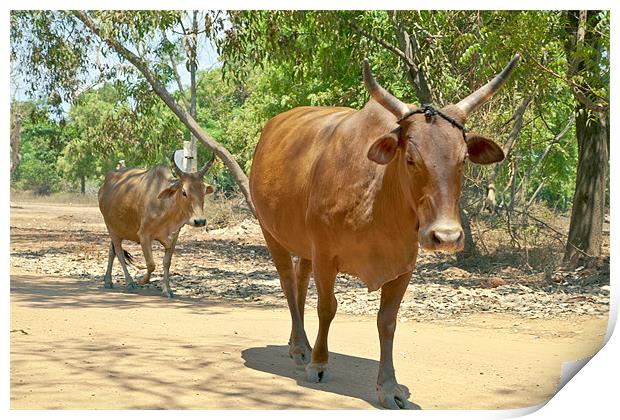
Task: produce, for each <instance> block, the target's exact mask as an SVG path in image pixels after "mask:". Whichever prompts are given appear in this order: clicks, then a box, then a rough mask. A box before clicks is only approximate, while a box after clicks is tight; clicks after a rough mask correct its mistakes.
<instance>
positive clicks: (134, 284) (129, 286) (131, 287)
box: [125, 281, 138, 290]
mask: <svg viewBox="0 0 620 420" xmlns="http://www.w3.org/2000/svg"><path fill="white" fill-rule="evenodd" d="M137 288H138V285H137V284H136V283H135V282H133V281H132V282H130V283H127V285H126V286H125V289H127V290H133V289H137Z"/></svg>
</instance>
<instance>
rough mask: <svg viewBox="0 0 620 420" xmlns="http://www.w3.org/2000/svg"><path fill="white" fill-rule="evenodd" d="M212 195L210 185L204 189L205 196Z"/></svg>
mask: <svg viewBox="0 0 620 420" xmlns="http://www.w3.org/2000/svg"><path fill="white" fill-rule="evenodd" d="M212 193H213V187H212V186H211V185H207V187H206V188H205V194H212Z"/></svg>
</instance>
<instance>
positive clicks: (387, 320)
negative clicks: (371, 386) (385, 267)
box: [377, 272, 411, 409]
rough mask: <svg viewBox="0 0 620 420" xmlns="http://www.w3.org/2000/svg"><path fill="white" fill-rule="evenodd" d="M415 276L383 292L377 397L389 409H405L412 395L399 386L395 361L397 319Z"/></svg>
mask: <svg viewBox="0 0 620 420" xmlns="http://www.w3.org/2000/svg"><path fill="white" fill-rule="evenodd" d="M410 278H411V272H409V273H406V274H403V275H401V276H399V277H398V278H397V279H396V280H392V281H391V282H389V283H386V284H385V285H383V287H382V288H381V306H380V308H379V314H378V315H377V328H378V329H379V341H380V345H381V360H380V361H379V376H378V378H377V395H378V396H379V402H380V403H381V405H382V406H383V407H385V408H390V409H399V408H405V404H406V402H407V397H408V392H407V391H406V390H405V389H404V388H403V387H401V386H400V385H399V384H398V382H396V373H395V371H394V361H393V359H392V352H393V344H394V331H395V330H396V315H397V314H398V308H399V307H400V302H401V300H402V299H403V296H404V294H405V291H406V290H407V285H408V284H409V279H410Z"/></svg>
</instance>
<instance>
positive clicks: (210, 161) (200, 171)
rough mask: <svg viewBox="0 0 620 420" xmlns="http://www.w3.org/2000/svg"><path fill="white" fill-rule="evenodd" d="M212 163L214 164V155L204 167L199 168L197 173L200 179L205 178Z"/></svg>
mask: <svg viewBox="0 0 620 420" xmlns="http://www.w3.org/2000/svg"><path fill="white" fill-rule="evenodd" d="M213 162H215V153H213V156H211V159H209V160H208V161H207V163H205V165H204V166H203V167H202V168H200V170H199V171H198V173H199V174H200V176H201V177H203V176H205V174H206V173H207V171H208V170H209V168H211V165H213Z"/></svg>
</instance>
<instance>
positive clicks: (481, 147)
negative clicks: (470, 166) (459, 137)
mask: <svg viewBox="0 0 620 420" xmlns="http://www.w3.org/2000/svg"><path fill="white" fill-rule="evenodd" d="M466 141H467V155H468V157H469V160H471V161H472V162H473V163H478V164H480V165H488V164H489V163H495V162H501V161H502V160H504V151H503V150H502V148H501V147H499V146H498V145H497V143H495V142H494V141H493V140H490V139H487V138H486V137H482V136H480V135H478V134H467V139H466Z"/></svg>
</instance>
